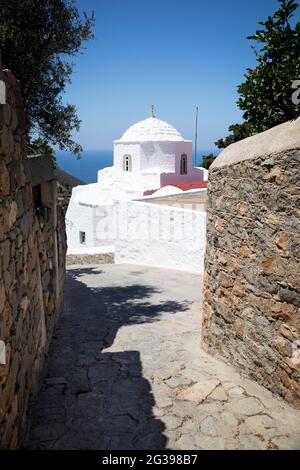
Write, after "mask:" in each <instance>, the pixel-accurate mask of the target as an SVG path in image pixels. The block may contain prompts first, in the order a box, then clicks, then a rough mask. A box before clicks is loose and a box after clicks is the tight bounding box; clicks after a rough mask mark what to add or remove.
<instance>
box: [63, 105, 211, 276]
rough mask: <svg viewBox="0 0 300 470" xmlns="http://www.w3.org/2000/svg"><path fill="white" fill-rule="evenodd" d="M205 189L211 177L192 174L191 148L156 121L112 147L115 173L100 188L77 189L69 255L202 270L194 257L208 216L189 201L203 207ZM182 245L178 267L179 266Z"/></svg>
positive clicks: (69, 218)
mask: <svg viewBox="0 0 300 470" xmlns="http://www.w3.org/2000/svg"><path fill="white" fill-rule="evenodd" d="M206 185H207V170H205V169H204V168H199V167H198V168H196V167H193V158H192V141H191V140H185V139H184V138H183V137H182V135H181V134H180V133H179V132H178V130H177V129H175V127H173V126H171V125H170V124H168V123H167V122H164V121H162V120H160V119H157V118H156V117H154V116H153V114H152V116H151V117H149V118H148V119H145V120H143V121H140V122H138V123H136V124H134V125H132V126H131V127H129V129H127V131H126V132H124V134H123V135H122V137H121V138H120V139H118V140H115V141H114V159H113V166H112V167H108V168H104V169H102V170H99V171H98V178H97V183H94V184H88V185H83V186H77V187H75V188H73V191H72V197H71V200H70V203H69V207H68V210H67V214H66V224H67V238H68V253H69V254H84V253H86V254H99V253H108V252H109V253H114V255H115V262H126V263H128V262H131V263H136V264H150V265H153V266H163V267H171V268H174V269H182V270H187V271H199V269H200V271H201V270H202V267H200V268H199V266H200V265H199V266H198V268H199V269H197V264H196V263H197V260H195V259H193V257H194V255H195V251H197V250H198V251H199V248H200V247H199V246H198V245H199V244H200V243H201V244H202V245H203V244H204V241H203V235H204V240H205V216H206V214H205V210H204V209H203V204H199V206H200V210H195V209H194V205H195V204H194V205H193V208H192V206H191V204H190V203H189V201H190V200H191V197H192V198H193V202H194V203H195V200H196V199H195V198H196V197H197V194H199V196H201V197H200V200H201V201H202V202H203V198H204V197H206ZM200 193H201V194H200ZM179 200H180V203H177V202H178V201H179ZM201 208H202V209H201ZM191 220H192V222H191ZM195 223H196V225H197V224H198V225H197V227H196V228H195V226H194V225H195ZM199 225H200V226H199ZM172 226H173V228H172ZM166 227H167V228H166ZM179 228H180V229H181V233H179V232H180V230H178V229H179ZM161 231H163V232H164V233H165V235H164V236H161V235H160V232H161ZM195 231H196V232H197V231H198V233H195ZM154 232H155V234H154ZM167 232H168V233H167ZM153 234H154V235H153ZM199 237H200V238H201V241H200V240H199ZM198 242H199V243H198ZM178 243H180V246H181V248H182V250H181V252H182V256H183V258H182V260H181V261H180V259H178V260H177V261H175V260H174V255H175V257H176V256H177V258H178V254H177V255H176V250H178V247H179V245H178ZM185 247H186V248H185ZM149 250H150V251H149ZM151 252H152V254H151ZM179 258H180V256H179ZM201 263H202V260H201ZM201 266H202V264H201Z"/></svg>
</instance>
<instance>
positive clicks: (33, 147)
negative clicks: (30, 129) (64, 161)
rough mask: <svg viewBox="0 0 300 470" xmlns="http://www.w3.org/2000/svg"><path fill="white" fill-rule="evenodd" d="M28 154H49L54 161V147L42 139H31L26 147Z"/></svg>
mask: <svg viewBox="0 0 300 470" xmlns="http://www.w3.org/2000/svg"><path fill="white" fill-rule="evenodd" d="M28 152H29V155H50V156H51V158H52V160H53V161H55V159H56V158H55V152H54V149H53V148H52V147H51V146H50V145H49V144H48V142H47V141H46V140H44V139H41V138H39V139H35V140H33V141H32V142H31V143H30V145H29V147H28Z"/></svg>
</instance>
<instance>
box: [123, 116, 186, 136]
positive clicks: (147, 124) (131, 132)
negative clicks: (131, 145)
mask: <svg viewBox="0 0 300 470" xmlns="http://www.w3.org/2000/svg"><path fill="white" fill-rule="evenodd" d="M183 140H184V138H183V137H182V135H181V134H180V132H178V130H177V129H175V127H173V126H171V125H170V124H168V123H167V122H165V121H161V120H160V119H157V118H155V117H150V118H148V119H145V120H144V121H139V122H137V123H136V124H133V126H131V127H129V129H127V131H126V132H124V134H123V135H122V137H121V139H119V140H117V142H153V141H157V142H162V141H165V142H180V141H183Z"/></svg>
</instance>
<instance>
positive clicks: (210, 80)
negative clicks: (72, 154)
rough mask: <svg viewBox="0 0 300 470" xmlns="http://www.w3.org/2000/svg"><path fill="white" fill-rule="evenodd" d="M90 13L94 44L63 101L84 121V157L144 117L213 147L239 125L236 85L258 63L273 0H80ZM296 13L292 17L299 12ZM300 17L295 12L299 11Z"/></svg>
mask: <svg viewBox="0 0 300 470" xmlns="http://www.w3.org/2000/svg"><path fill="white" fill-rule="evenodd" d="M77 5H78V8H79V9H80V10H85V11H87V12H91V11H92V10H93V11H94V12H95V17H96V25H95V39H94V40H93V41H90V42H89V43H87V44H86V49H85V51H84V54H83V55H80V56H78V57H75V58H74V59H73V62H74V64H75V67H74V74H73V77H72V84H71V85H69V86H68V87H67V90H66V94H65V97H64V100H65V101H68V102H71V103H74V104H76V105H77V107H78V114H79V116H80V118H81V119H82V125H81V130H80V132H79V134H74V137H75V139H76V140H77V141H79V142H80V143H81V145H82V146H83V148H84V150H91V149H111V148H112V141H113V140H114V139H117V138H119V137H120V136H121V134H122V133H123V132H124V131H125V130H126V129H127V128H128V127H129V126H130V125H131V124H133V123H135V122H137V121H139V120H142V119H145V118H147V117H148V116H149V115H150V106H151V104H154V106H155V109H156V115H157V117H158V118H160V119H163V120H166V121H167V122H169V123H170V124H173V125H175V127H176V128H177V129H178V130H179V131H180V132H181V133H182V134H183V135H184V137H185V138H186V139H192V140H194V121H195V106H196V105H198V106H199V138H198V148H200V149H213V148H214V145H213V143H214V141H215V140H217V139H218V138H220V137H224V136H225V135H227V128H228V126H229V125H230V124H232V123H235V122H240V121H241V120H242V117H241V112H240V111H239V110H238V108H237V106H236V104H235V102H236V100H237V93H236V86H237V85H238V84H239V83H241V81H243V75H244V73H245V71H246V68H247V67H252V66H254V65H255V56H254V53H253V51H252V50H251V47H250V45H251V43H250V41H248V40H247V39H246V37H247V36H248V35H250V34H252V33H254V32H255V30H256V29H257V25H258V22H259V21H261V20H265V19H266V18H267V16H268V15H270V14H272V13H273V12H274V11H275V9H276V8H277V6H278V1H277V0H213V1H209V0H147V1H146V0H78V1H77ZM298 11H299V10H298ZM298 16H299V13H298Z"/></svg>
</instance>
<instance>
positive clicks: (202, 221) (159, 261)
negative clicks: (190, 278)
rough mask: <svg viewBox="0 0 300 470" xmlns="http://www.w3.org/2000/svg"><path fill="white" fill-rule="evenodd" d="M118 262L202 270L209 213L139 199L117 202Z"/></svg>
mask: <svg viewBox="0 0 300 470" xmlns="http://www.w3.org/2000/svg"><path fill="white" fill-rule="evenodd" d="M115 210H116V214H118V217H117V219H118V220H119V227H118V237H117V239H116V243H115V262H116V263H129V264H143V265H148V266H158V267H163V268H170V269H178V270H182V271H189V272H197V273H202V272H203V271H204V252H205V239H206V233H205V232H206V214H205V213H204V212H198V211H192V210H187V209H179V208H171V207H166V206H160V205H157V204H149V203H143V202H138V201H126V202H125V201H124V202H116V203H115Z"/></svg>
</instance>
